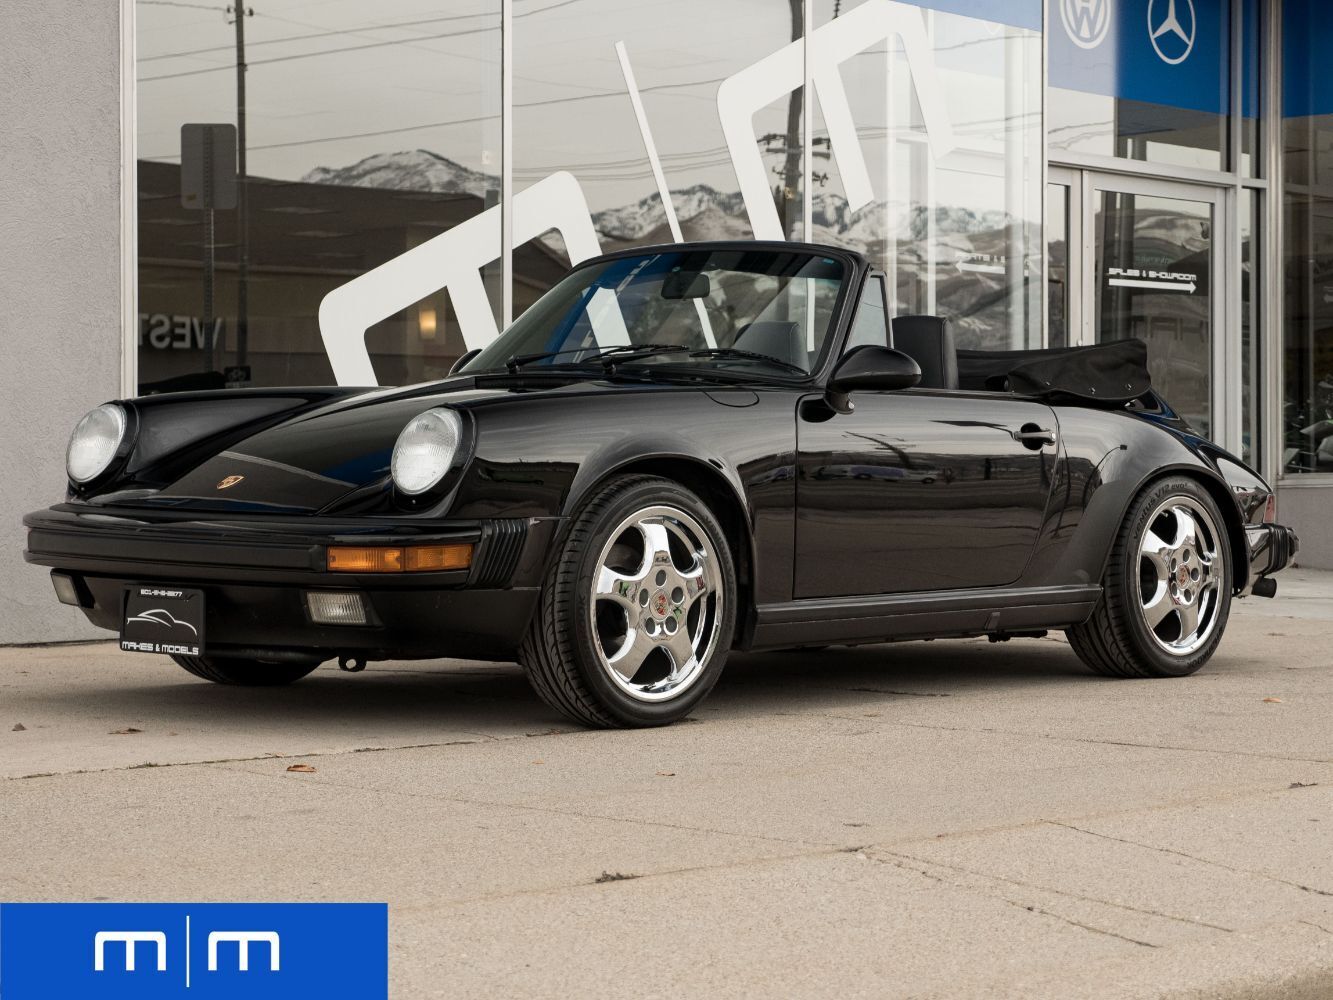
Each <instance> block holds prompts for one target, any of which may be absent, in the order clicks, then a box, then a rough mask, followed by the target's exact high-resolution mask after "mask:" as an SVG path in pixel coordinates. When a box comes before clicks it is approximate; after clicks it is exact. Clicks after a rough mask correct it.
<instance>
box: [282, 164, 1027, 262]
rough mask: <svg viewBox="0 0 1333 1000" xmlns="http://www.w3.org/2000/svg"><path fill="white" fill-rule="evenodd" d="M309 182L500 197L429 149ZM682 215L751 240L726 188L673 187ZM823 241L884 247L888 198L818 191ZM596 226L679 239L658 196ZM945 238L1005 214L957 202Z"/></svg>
mask: <svg viewBox="0 0 1333 1000" xmlns="http://www.w3.org/2000/svg"><path fill="white" fill-rule="evenodd" d="M301 179H302V180H303V181H304V182H306V183H308V184H333V185H345V186H348V187H375V188H388V189H391V190H395V191H433V192H436V193H439V194H469V195H473V196H475V197H478V198H483V199H485V198H486V196H487V194H488V193H490V194H491V197H492V199H494V196H495V192H496V191H498V189H499V187H500V181H499V178H498V177H495V176H492V175H489V174H485V173H482V172H481V171H477V170H472V169H470V168H468V167H465V166H463V165H462V164H459V163H455V162H454V161H453V160H450V159H448V158H446V157H443V156H440V155H438V154H437V153H432V152H429V151H427V150H424V149H417V150H410V151H402V152H397V153H377V154H375V155H374V156H368V157H366V158H365V159H364V160H361V161H359V162H357V163H354V164H352V165H350V166H347V167H317V168H316V169H314V170H312V171H310V173H308V174H306V175H305V176H304V177H303V178H301ZM671 200H672V204H673V205H674V206H675V209H676V217H677V219H679V221H680V225H681V229H682V230H683V232H684V234H685V237H686V238H687V239H692V240H724V239H747V238H749V236H750V223H749V218H748V216H747V214H746V211H745V202H744V200H743V199H742V198H741V195H740V192H738V191H733V192H722V191H718V190H716V189H715V188H712V187H710V186H709V185H707V184H696V185H694V186H693V187H688V188H682V189H679V190H675V191H672V192H671ZM813 208H814V227H815V234H814V235H815V239H816V240H818V241H821V242H829V243H834V244H837V245H840V246H845V247H850V248H853V249H857V250H863V251H864V250H871V249H872V248H875V247H879V248H882V247H883V244H884V240H885V237H886V235H887V232H888V220H889V217H890V210H889V206H888V205H886V204H885V203H884V202H877V203H874V204H870V205H866V206H865V207H864V208H862V209H860V210H859V211H856V212H852V211H851V210H850V209H849V206H848V204H847V200H846V199H845V198H843V197H842V196H841V195H838V194H834V193H831V192H827V191H817V192H815V194H814V198H813ZM930 212H931V210H930V209H927V208H926V207H925V206H922V205H914V206H912V207H911V208H910V209H907V210H904V209H903V208H902V207H901V206H900V207H897V209H896V211H895V212H894V215H895V218H894V224H893V227H892V232H893V234H894V235H895V236H896V237H897V239H899V240H907V241H917V240H924V239H925V238H926V234H927V223H928V221H929V219H930V217H931V216H930ZM592 218H593V225H594V226H595V227H596V229H597V232H598V235H599V236H600V237H601V238H602V241H603V244H604V245H605V248H606V249H608V250H609V249H614V246H615V245H625V244H635V243H637V244H643V243H664V242H668V241H669V240H670V239H671V236H670V233H669V232H668V230H667V225H666V213H665V212H664V211H663V210H662V202H661V200H660V199H659V198H658V197H657V195H655V194H654V195H649V196H648V197H646V198H641V199H639V200H638V201H636V202H633V203H632V204H629V205H622V206H620V207H619V208H608V209H603V210H602V211H600V212H594V213H593V217H592ZM934 222H935V233H936V236H937V238H938V237H944V236H947V235H950V234H978V233H988V232H989V233H998V232H999V231H1002V230H1003V228H1004V226H1005V215H1004V213H1003V212H1000V211H991V212H976V211H973V210H971V209H966V208H958V207H954V206H938V207H936V208H935V209H934Z"/></svg>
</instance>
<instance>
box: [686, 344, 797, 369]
mask: <svg viewBox="0 0 1333 1000" xmlns="http://www.w3.org/2000/svg"><path fill="white" fill-rule="evenodd" d="M690 357H692V358H742V359H745V360H749V361H767V362H768V363H769V364H771V365H777V366H779V367H780V368H786V369H787V370H788V371H793V372H800V373H801V374H802V375H809V374H810V373H809V372H808V371H806V370H805V369H804V368H802V367H801V366H800V365H794V364H792V363H791V362H790V361H783V360H782V359H781V358H775V357H774V356H773V355H771V354H760V353H759V352H758V351H746V350H742V349H741V348H739V347H708V348H705V349H703V350H702V351H691V352H690Z"/></svg>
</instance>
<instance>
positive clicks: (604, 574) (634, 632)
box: [589, 506, 725, 702]
mask: <svg viewBox="0 0 1333 1000" xmlns="http://www.w3.org/2000/svg"><path fill="white" fill-rule="evenodd" d="M724 599H725V595H724V592H723V587H722V585H721V575H720V572H719V569H718V563H717V555H716V553H715V552H714V550H713V544H712V542H711V541H710V539H709V537H708V534H707V533H706V532H705V531H704V529H703V528H702V527H701V526H700V525H699V522H698V521H696V520H695V519H694V518H692V517H690V515H688V514H686V513H685V512H684V511H682V510H678V509H677V508H675V507H666V506H656V507H646V508H644V509H643V510H639V511H636V512H635V513H633V514H631V515H630V516H629V517H626V518H625V519H624V520H623V521H621V522H620V524H619V525H618V526H617V527H616V529H615V530H614V531H613V532H611V535H610V537H609V539H608V541H607V543H606V545H605V546H603V548H602V551H601V554H600V555H599V556H598V558H597V568H596V570H595V572H594V577H593V581H592V601H591V602H590V607H589V614H590V616H591V625H592V635H593V645H594V647H595V648H596V651H597V658H598V660H599V661H600V663H601V666H602V669H603V670H604V671H605V672H606V675H607V676H608V677H609V678H610V679H611V682H612V683H613V684H615V685H616V687H618V688H619V689H620V690H621V691H624V692H625V693H626V694H628V695H629V696H630V697H631V698H635V699H637V700H639V701H648V702H659V701H666V700H668V699H670V698H675V697H677V696H679V695H680V694H682V693H683V692H684V691H685V690H686V689H688V688H689V687H690V686H691V685H692V684H694V682H695V681H697V680H698V679H699V677H700V675H701V674H702V673H703V669H704V664H706V663H707V662H708V658H709V656H710V655H711V654H712V652H713V647H714V645H715V644H716V642H717V636H718V629H719V626H720V623H721V621H722V617H723V615H722V611H723V607H722V602H723V600H724Z"/></svg>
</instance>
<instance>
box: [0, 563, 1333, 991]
mask: <svg viewBox="0 0 1333 1000" xmlns="http://www.w3.org/2000/svg"><path fill="white" fill-rule="evenodd" d="M1279 594H1280V596H1279V597H1278V599H1277V600H1275V601H1271V602H1264V601H1262V600H1260V599H1250V600H1246V601H1244V602H1240V603H1239V604H1237V605H1236V606H1235V608H1236V610H1235V612H1234V617H1233V620H1232V624H1231V629H1230V631H1229V634H1228V637H1227V639H1226V641H1225V642H1224V643H1223V645H1222V649H1221V652H1220V653H1219V655H1218V656H1217V657H1216V658H1215V659H1214V661H1213V663H1212V664H1210V666H1209V667H1208V668H1206V669H1205V671H1204V672H1203V673H1201V674H1198V675H1196V676H1195V677H1192V678H1186V679H1183V680H1178V681H1111V680H1103V679H1099V678H1096V677H1093V676H1091V675H1088V674H1086V673H1085V672H1084V671H1083V669H1082V668H1081V666H1080V665H1079V664H1078V662H1077V660H1076V659H1075V658H1074V656H1073V654H1072V653H1071V651H1070V650H1069V648H1068V646H1067V645H1066V644H1065V643H1064V642H1063V640H1060V639H1056V638H1048V639H1043V640H1015V641H1013V642H1009V643H1006V644H1002V645H991V644H988V643H986V642H985V641H968V642H934V643H911V644H902V645H893V646H878V647H866V648H861V649H856V650H830V651H828V652H825V653H819V654H766V655H752V656H747V657H736V658H734V659H733V661H732V662H731V664H729V666H728V670H727V673H726V674H725V676H724V677H723V680H722V681H721V683H720V684H719V686H718V688H717V689H716V691H715V692H714V694H713V695H712V697H711V698H710V699H709V700H708V701H707V702H706V703H705V705H704V706H703V708H702V709H701V710H700V711H699V712H698V713H697V715H696V717H695V718H694V719H692V720H690V721H688V722H685V723H682V724H680V725H677V726H674V727H671V728H668V729H662V730H651V731H644V732H586V731H581V730H577V729H574V728H573V727H572V726H570V725H569V724H567V723H565V722H564V721H563V720H561V719H560V718H558V717H557V716H555V715H553V714H552V713H550V712H549V711H547V710H546V709H545V708H544V707H543V706H542V705H541V704H540V703H539V702H537V701H536V700H535V698H533V697H532V696H531V695H530V694H529V692H528V690H527V688H526V685H525V683H524V681H523V679H522V677H521V676H520V675H519V674H518V672H517V671H516V669H515V668H513V667H510V666H495V665H486V664H473V663H462V662H456V661H455V662H449V661H441V662H439V663H435V664H406V663H397V664H385V665H374V666H372V667H371V669H370V670H368V671H366V672H365V673H364V674H360V675H347V674H341V673H339V672H338V670H337V669H336V668H334V667H324V668H321V669H320V670H318V671H316V672H315V674H313V675H312V676H311V677H309V678H307V679H306V680H304V681H302V682H301V683H299V684H297V685H295V686H293V687H291V688H289V689H282V690H277V691H254V690H233V689H227V688H219V687H215V686H213V685H209V684H206V683H204V682H201V681H197V680H195V679H193V678H191V677H189V676H188V675H187V674H185V673H184V672H183V671H181V670H179V669H178V668H176V667H174V666H173V665H172V664H170V663H169V662H166V661H162V660H159V659H158V658H155V657H145V656H133V655H130V654H122V653H120V652H118V651H116V650H115V648H114V647H113V646H111V645H109V644H99V645H93V646H87V645H84V646H57V647H44V648H9V649H0V899H10V900H46V899H51V900H76V899H77V900H90V899H115V900H122V899H123V900H138V899H143V900H154V899H156V900H233V899H259V900H338V899H367V900H387V901H388V902H389V904H390V925H391V979H392V995H393V996H395V997H412V998H415V997H450V998H454V997H472V996H476V997H491V996H522V997H529V996H531V997H538V996H540V997H551V996H564V995H575V994H577V995H580V996H636V997H637V996H645V997H653V996H663V997H665V996H681V995H691V996H709V997H713V996H764V997H774V996H779V997H786V996H830V997H833V996H837V997H851V996H865V997H897V996H914V997H1058V998H1062V1000H1063V998H1075V997H1097V998H1102V997H1125V998H1130V997H1133V998H1142V997H1156V996H1163V997H1165V996H1171V997H1199V998H1202V997H1228V998H1230V997H1245V998H1249V997H1254V998H1258V997H1293V998H1301V1000H1306V998H1309V1000H1314V998H1327V997H1331V996H1333V851H1331V850H1330V848H1333V725H1330V717H1331V714H1333V574H1318V573H1309V572H1293V573H1290V574H1284V576H1283V578H1282V584H1281V586H1280V588H1279ZM1293 615H1298V616H1299V617H1291V616H1293ZM16 726H22V727H23V728H22V729H21V730H18V731H14V727H16ZM131 730H137V731H131ZM298 762H299V763H304V764H308V765H310V766H313V767H314V768H315V771H314V773H289V772H288V771H287V770H286V769H287V767H288V766H290V765H291V764H293V763H298Z"/></svg>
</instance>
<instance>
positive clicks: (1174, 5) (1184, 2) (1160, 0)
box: [1148, 0, 1199, 66]
mask: <svg viewBox="0 0 1333 1000" xmlns="http://www.w3.org/2000/svg"><path fill="white" fill-rule="evenodd" d="M1198 28H1199V21H1198V18H1196V17H1195V16H1194V0H1148V38H1149V39H1150V40H1151V41H1152V47H1153V49H1154V50H1155V51H1156V52H1157V55H1158V57H1159V58H1160V59H1161V60H1162V62H1164V63H1167V64H1168V65H1170V66H1175V65H1177V64H1178V63H1183V62H1184V61H1185V60H1186V59H1188V58H1189V54H1190V53H1191V52H1193V51H1194V36H1195V34H1196V33H1197V32H1198Z"/></svg>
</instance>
